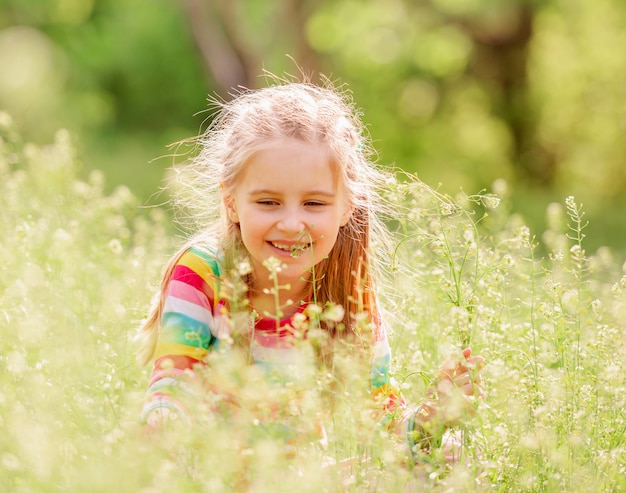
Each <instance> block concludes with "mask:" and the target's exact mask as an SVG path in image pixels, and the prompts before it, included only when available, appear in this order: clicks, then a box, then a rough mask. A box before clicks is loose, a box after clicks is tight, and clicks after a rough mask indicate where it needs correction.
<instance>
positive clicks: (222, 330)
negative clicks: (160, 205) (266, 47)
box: [142, 82, 484, 452]
mask: <svg viewBox="0 0 626 493" xmlns="http://www.w3.org/2000/svg"><path fill="white" fill-rule="evenodd" d="M219 107H220V112H219V114H217V116H216V117H215V119H214V120H213V122H212V124H211V126H210V127H209V129H208V131H207V132H206V133H205V135H203V136H202V137H201V140H200V144H201V151H200V153H199V155H198V156H197V158H195V160H194V161H193V162H192V163H191V170H192V173H191V174H190V177H191V179H192V181H191V186H189V187H187V188H188V189H189V190H192V191H193V192H195V193H196V194H197V195H196V196H191V197H190V200H191V201H190V203H189V204H188V205H189V206H190V207H194V210H195V212H194V211H192V212H194V214H199V215H200V216H199V217H200V221H201V229H200V232H199V233H198V234H197V235H196V236H195V237H193V238H192V239H191V240H190V241H189V242H188V243H187V244H186V245H185V246H184V247H183V248H182V249H181V250H180V251H179V252H178V253H177V254H176V255H174V257H173V258H172V259H171V261H170V262H169V264H168V266H167V267H166V269H165V272H164V275H163V280H162V284H161V292H160V296H159V298H158V300H157V302H156V303H155V306H154V308H153V310H152V312H151V315H150V316H149V318H148V319H147V321H146V323H145V325H144V326H143V328H142V332H143V334H144V336H145V346H144V348H143V349H144V350H143V353H142V359H143V361H145V362H147V361H149V360H151V359H154V370H153V373H152V378H151V380H150V384H149V388H148V393H147V400H146V404H145V407H144V410H143V418H144V420H145V421H146V423H147V424H148V426H149V427H151V428H160V427H162V426H163V425H164V424H165V423H166V422H168V420H171V419H172V417H173V416H175V417H177V418H182V419H183V420H185V421H186V422H189V423H191V422H192V421H193V418H192V415H193V411H191V407H192V406H190V404H189V402H190V400H189V399H186V398H185V395H186V394H188V393H189V392H186V389H187V390H188V388H189V385H190V382H192V381H194V380H197V379H198V377H199V376H201V378H202V380H203V383H202V385H203V387H202V388H203V389H205V391H206V393H207V395H212V396H216V395H217V396H219V398H218V399H212V400H211V402H212V404H211V405H210V407H209V410H207V412H216V413H229V412H232V409H237V408H238V407H239V408H240V407H241V406H243V404H242V401H241V400H240V399H239V397H238V395H237V389H236V388H233V386H232V385H227V384H223V382H224V380H223V379H221V378H220V376H219V375H220V370H221V368H220V365H221V364H222V363H220V362H224V361H225V360H224V359H223V358H222V359H219V358H212V355H216V354H220V353H221V354H222V355H224V354H226V356H227V357H230V356H228V355H231V356H232V357H233V358H235V357H236V356H235V353H234V352H229V351H226V352H225V353H224V350H225V348H226V349H228V348H232V347H238V348H240V349H243V354H247V355H248V361H249V363H250V364H253V365H256V368H258V369H259V370H261V372H262V373H263V375H265V377H266V379H267V380H269V381H271V382H274V383H275V385H277V386H279V387H280V386H281V385H284V384H285V382H286V381H290V382H292V383H293V381H297V382H299V383H298V385H301V386H305V385H306V384H307V383H308V384H311V383H312V382H313V380H314V379H313V378H311V375H312V374H313V373H314V372H315V371H316V369H320V368H322V369H325V370H326V372H328V371H330V372H331V373H332V371H333V368H334V359H333V354H334V352H335V351H336V350H337V348H338V347H339V346H342V347H350V348H352V349H354V348H359V350H361V351H362V352H363V354H364V355H365V358H366V359H368V360H369V361H370V370H368V371H367V372H366V373H364V374H363V375H362V379H363V380H369V383H368V386H369V388H370V390H371V394H372V395H373V397H374V398H373V399H372V402H373V403H374V404H373V405H374V406H378V408H379V410H380V412H379V415H380V416H379V417H380V420H381V421H382V423H383V426H385V427H387V428H388V429H391V430H394V431H396V432H397V433H398V434H401V436H404V439H406V442H407V444H408V445H409V446H410V447H411V451H412V452H417V451H419V450H426V451H427V450H429V448H430V447H431V446H432V444H433V442H434V441H435V440H436V439H438V438H439V437H440V435H441V433H442V430H443V429H444V428H445V427H447V426H448V425H450V424H453V421H455V420H456V419H457V418H458V417H459V416H458V412H456V411H455V412H450V411H451V409H452V408H453V407H454V408H456V407H458V406H456V405H455V406H453V405H452V403H453V402H456V401H458V397H459V396H462V397H463V399H462V401H463V402H466V403H467V407H468V409H473V408H472V406H471V403H470V400H471V399H470V398H469V397H470V396H479V397H481V396H482V389H481V387H480V377H479V375H478V372H479V370H480V369H481V368H482V366H483V364H484V361H483V359H482V358H480V357H477V356H472V355H471V351H470V350H469V349H466V350H465V351H463V353H462V354H461V355H459V356H458V357H456V358H454V357H452V358H449V359H448V360H447V361H446V362H445V363H444V365H443V366H442V367H441V368H440V380H439V383H438V385H437V388H436V389H434V391H433V392H430V393H429V398H428V399H426V400H425V402H424V403H423V404H422V405H421V406H419V407H418V408H413V407H411V406H409V405H407V403H406V402H405V400H404V398H403V397H402V395H401V394H400V392H399V391H398V389H397V388H396V386H395V385H394V382H393V380H392V379H391V377H390V361H391V355H390V348H389V344H388V341H387V334H386V330H385V325H384V321H383V319H382V317H381V314H380V310H379V306H378V301H377V295H376V279H377V270H379V267H377V265H378V264H377V261H378V260H377V258H376V257H375V256H374V255H373V254H374V251H375V250H380V249H381V248H382V247H383V246H384V241H381V239H384V237H385V233H384V226H383V225H382V221H381V220H380V218H379V215H380V210H379V209H380V201H379V200H378V198H377V190H378V188H379V187H380V186H381V185H382V184H384V181H385V178H386V176H385V174H384V173H382V172H381V171H380V170H379V169H377V168H376V167H375V166H374V165H373V164H372V163H371V162H370V160H369V152H368V147H367V143H366V139H365V136H364V132H363V128H362V124H361V122H360V121H359V118H358V116H357V115H356V113H355V112H354V110H353V107H352V103H351V101H350V100H348V98H347V96H346V95H345V94H343V93H340V92H338V91H337V90H335V89H333V88H332V87H331V86H330V84H328V85H327V87H318V86H315V85H312V84H310V83H307V82H304V83H297V82H281V83H279V84H277V85H274V86H272V87H268V88H265V89H261V90H257V91H244V92H242V93H240V94H238V95H237V97H235V98H234V99H233V100H232V101H230V102H221V103H219ZM376 241H378V243H376ZM379 260H380V259H379ZM383 260H384V259H383ZM220 350H221V351H220ZM309 370H310V371H309ZM224 371H226V370H224ZM290 395H291V394H290ZM299 395H300V396H301V395H302V394H299ZM331 395H332V392H331ZM217 401H219V403H218V404H216V402H217ZM301 405H302V402H301V401H298V400H297V399H296V400H295V401H294V399H293V398H291V397H290V398H289V399H286V401H283V402H280V403H279V402H277V401H276V400H275V399H274V398H273V397H268V402H267V405H260V406H259V408H258V409H257V410H255V411H254V412H255V413H257V415H258V416H261V417H260V418H259V419H260V420H261V422H264V423H281V424H285V423H289V422H290V421H289V419H286V418H285V413H281V409H280V406H287V407H291V411H290V413H287V414H289V415H290V416H293V415H294V414H298V410H297V409H298V408H299V406H301ZM294 407H295V408H296V411H294V410H293V408H294ZM319 416H320V423H319V424H317V425H316V426H315V429H316V433H317V435H318V438H319V439H320V440H321V441H322V444H323V443H324V438H325V433H324V427H323V420H324V416H323V413H322V414H319ZM255 419H256V418H255ZM292 421H293V420H292ZM289 426H290V425H289V424H287V425H285V426H283V427H280V428H279V429H280V430H283V432H284V434H285V437H284V438H285V440H286V441H288V442H290V443H292V444H293V443H294V442H297V440H295V439H294V437H295V435H300V436H306V437H307V439H309V438H311V436H312V435H306V434H305V435H302V434H300V433H299V432H294V431H293V430H291V431H290V428H289Z"/></svg>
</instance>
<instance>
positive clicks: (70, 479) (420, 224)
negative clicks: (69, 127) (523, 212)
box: [0, 115, 626, 493]
mask: <svg viewBox="0 0 626 493" xmlns="http://www.w3.org/2000/svg"><path fill="white" fill-rule="evenodd" d="M0 120H1V121H2V123H0V137H1V139H2V140H1V141H0V142H1V144H0V188H1V190H0V233H1V234H2V240H1V241H0V258H2V259H3V261H2V262H0V375H1V382H2V384H1V386H0V491H7V492H56V491H72V492H81V491H85V492H98V491H102V492H109V491H133V492H134V491H137V492H144V493H147V492H158V491H177V492H187V491H189V492H191V491H194V492H195V491H207V492H218V491H225V492H226V491H255V492H266V491H267V492H270V491H271V492H274V491H292V490H297V491H302V492H304V491H311V492H319V491H333V492H334V491H368V492H369V491H381V492H382V491H498V492H500V491H502V492H504V491H512V492H518V491H529V492H530V491H533V492H534V491H537V492H539V491H541V492H544V491H545V492H551V491H568V492H577V491H580V492H588V491H607V492H609V491H611V492H613V491H624V490H626V479H625V478H626V439H625V437H624V431H625V429H626V420H625V418H624V411H623V410H624V409H625V408H626V371H625V363H624V362H625V361H626V345H625V340H624V339H625V335H624V334H625V331H624V328H625V327H624V323H623V320H624V318H625V316H626V277H625V276H624V272H623V271H622V263H623V259H620V258H618V257H617V256H616V255H615V254H614V253H613V252H611V251H610V250H609V249H607V248H600V249H598V250H597V251H595V252H585V249H586V239H585V238H584V233H585V232H586V231H587V230H586V229H585V227H584V226H585V217H584V211H583V210H582V209H581V208H580V206H579V204H577V203H576V201H575V200H574V199H573V198H572V199H568V200H567V201H566V202H565V203H564V204H561V205H560V206H552V208H551V210H550V214H551V216H550V217H551V218H552V219H551V221H550V225H549V229H548V230H547V231H541V232H533V231H530V230H529V229H528V228H527V227H526V226H525V225H524V224H523V223H522V221H521V220H520V219H519V217H518V216H517V215H516V214H514V211H511V206H510V204H509V203H508V202H507V198H506V197H502V203H501V204H500V205H499V206H498V207H497V208H493V207H492V206H493V205H495V204H494V198H493V197H491V196H485V195H477V196H470V197H468V196H462V195H459V196H458V197H454V198H449V197H446V196H439V195H437V194H435V193H434V192H432V190H430V189H429V188H428V187H425V186H424V185H421V184H419V183H414V184H411V185H400V184H390V186H389V190H388V192H389V197H390V199H392V200H393V201H394V202H395V204H396V206H397V208H398V215H397V219H396V220H395V221H392V222H391V223H390V224H391V227H392V228H393V229H394V230H395V231H396V233H397V238H398V242H397V251H396V255H395V256H394V257H393V258H392V259H389V261H388V265H389V273H390V276H389V277H390V281H389V283H390V284H391V283H393V286H392V288H391V287H390V288H388V289H387V290H386V291H385V293H386V297H385V298H386V299H385V306H386V308H387V311H388V312H389V315H388V320H389V322H390V326H391V329H392V334H391V342H392V348H393V350H394V368H395V372H396V374H395V378H396V379H397V380H398V381H399V382H400V383H401V385H402V387H403V392H404V393H405V396H406V398H407V399H408V400H410V401H412V402H419V400H420V398H421V397H422V396H423V393H424V391H425V389H426V387H427V384H428V382H429V380H430V378H431V377H432V375H433V374H434V369H435V368H436V366H437V364H438V363H439V362H440V361H441V360H442V358H443V357H444V356H445V355H446V354H447V353H448V352H449V351H450V350H458V349H460V348H461V347H463V346H465V345H470V346H471V347H472V348H473V349H474V352H475V353H478V354H482V355H483V356H484V357H485V358H486V359H487V363H488V364H487V367H486V368H485V370H484V386H485V389H486V391H487V393H488V397H487V401H486V402H485V404H483V405H481V406H479V408H480V409H479V412H478V414H477V416H476V417H475V418H474V419H473V420H471V421H469V422H467V423H466V424H465V425H464V426H463V428H462V430H461V431H462V433H463V434H464V436H465V437H467V438H468V440H467V443H466V446H465V449H464V456H465V457H466V458H467V459H468V460H467V462H466V463H464V464H462V465H459V466H456V467H455V468H453V469H452V470H451V471H448V472H446V473H443V472H442V470H441V469H439V467H438V466H439V465H438V463H437V460H436V457H435V458H434V459H433V461H432V463H429V464H425V465H423V466H422V467H420V468H419V469H415V470H413V469H411V468H408V467H406V466H405V465H404V459H405V454H406V451H405V450H404V449H403V448H402V447H401V446H400V445H399V444H398V443H396V441H394V440H393V439H391V438H389V437H385V436H381V435H384V434H380V433H379V434H378V435H376V434H372V435H371V436H368V435H367V434H365V436H364V432H363V430H365V429H368V428H371V427H372V426H371V417H370V416H369V415H368V414H367V413H365V412H363V411H362V409H364V408H365V407H366V406H365V405H364V402H363V401H362V399H364V397H363V394H364V393H365V392H364V390H365V389H364V388H363V386H364V385H365V384H366V380H367V377H366V376H362V374H361V373H360V372H359V371H358V368H359V363H358V361H357V360H355V359H354V357H352V356H351V354H350V352H349V351H348V352H346V354H345V355H343V353H342V355H341V356H338V367H339V368H338V373H341V374H342V375H343V377H342V379H341V380H340V381H339V382H340V383H339V384H338V383H337V381H334V387H333V392H335V394H336V395H335V397H337V404H336V406H337V409H336V413H335V417H334V420H333V421H332V422H331V423H329V425H328V427H329V432H330V448H329V452H328V454H327V455H329V456H330V457H332V458H334V459H341V458H344V457H356V458H357V459H358V458H361V457H365V456H368V457H370V460H369V461H368V462H366V463H363V464H360V463H359V462H357V461H355V462H354V463H353V464H352V465H351V466H350V471H349V472H350V474H344V473H340V472H339V470H338V468H333V467H330V468H325V469H322V463H323V462H324V460H325V458H324V457H323V456H322V454H321V453H320V451H319V450H317V449H316V448H315V447H313V446H311V447H307V446H303V448H302V450H299V451H298V453H297V454H296V455H295V456H286V455H285V454H284V453H283V450H284V448H283V447H282V446H281V444H280V442H279V441H277V440H275V439H273V438H272V436H271V434H268V433H265V434H264V433H262V432H261V431H260V429H259V427H258V426H257V425H256V424H255V423H254V421H253V420H252V419H251V417H250V416H249V415H246V414H245V413H242V414H240V415H238V416H235V417H232V418H230V419H226V418H225V417H221V416H214V415H211V414H208V413H207V414H205V416H204V418H202V419H199V420H198V421H197V422H196V424H195V428H194V433H193V434H191V433H188V432H187V431H186V430H184V429H182V428H179V427H174V428H175V429H174V430H172V431H166V432H165V433H164V434H163V435H161V436H158V437H155V436H147V435H146V433H145V430H144V428H143V427H142V426H141V424H140V423H139V422H138V415H139V412H140V408H141V404H142V399H143V393H144V391H145V388H146V384H147V380H148V376H149V374H148V370H147V369H146V368H141V367H138V366H137V364H136V363H135V351H136V343H135V342H134V340H133V337H134V334H135V330H136V327H137V325H138V324H139V322H140V320H141V319H142V318H143V317H144V316H145V314H146V311H147V308H148V305H149V302H150V299H151V297H152V295H153V293H154V292H155V290H156V286H157V283H158V281H159V275H160V271H161V268H162V267H163V265H164V264H165V262H166V260H167V258H168V256H169V255H170V254H171V253H172V252H173V251H174V249H175V248H176V246H177V245H178V244H179V242H180V239H179V238H177V237H176V236H175V235H174V234H172V233H171V231H172V229H171V227H170V224H169V218H168V215H167V214H166V213H165V212H163V211H162V210H160V209H157V208H154V209H147V210H146V209H141V208H140V207H139V205H140V204H139V203H138V201H137V199H136V198H135V197H133V195H132V194H131V193H130V192H129V190H128V189H126V188H125V187H119V188H117V189H115V190H114V191H113V192H112V193H106V192H105V191H104V190H105V188H104V183H103V178H102V175H101V174H100V173H98V172H93V173H92V174H91V175H90V177H89V179H88V180H86V181H80V180H79V179H78V178H77V177H78V173H77V168H78V164H77V163H78V159H77V157H76V156H75V153H74V151H73V146H72V143H71V139H70V136H69V135H67V133H66V132H63V131H61V132H59V133H58V134H57V136H56V139H55V142H54V143H53V144H51V145H48V146H35V145H33V144H24V143H21V142H20V138H19V135H16V134H15V132H14V131H13V129H12V127H11V125H10V122H9V121H8V118H6V116H5V115H3V116H2V118H0ZM226 370H227V371H225V373H227V376H226V377H224V378H230V379H231V380H230V381H232V382H236V383H237V382H238V383H239V384H240V383H241V382H245V381H247V380H248V379H251V380H254V379H255V378H257V377H256V376H255V375H254V374H253V373H250V372H248V373H245V372H244V374H243V376H242V370H241V368H239V367H237V366H236V365H235V366H232V367H228V368H226ZM229 372H230V373H229ZM330 380H331V379H330V377H327V376H321V377H320V378H319V379H318V380H317V383H318V384H319V385H320V386H322V387H325V386H326V385H327V383H328V382H329V381H330ZM254 381H255V382H257V384H258V385H257V386H256V387H254V386H251V388H249V389H248V390H245V391H243V390H242V393H246V395H245V398H246V399H248V401H249V402H250V403H257V402H262V401H263V398H264V397H265V394H264V393H263V392H262V389H263V388H264V387H263V386H262V384H260V383H258V381H256V380H254ZM340 385H343V387H341V386H340ZM313 407H314V406H312V408H313ZM305 418H307V416H306V415H305ZM304 421H306V419H305V420H304Z"/></svg>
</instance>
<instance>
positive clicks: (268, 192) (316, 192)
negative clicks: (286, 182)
mask: <svg viewBox="0 0 626 493" xmlns="http://www.w3.org/2000/svg"><path fill="white" fill-rule="evenodd" d="M249 195H279V193H278V192H277V191H276V190H271V189H269V188H260V189H257V190H251V191H250V192H249ZM304 195H322V196H324V197H335V195H336V194H335V192H327V191H325V190H307V191H306V192H305V193H304Z"/></svg>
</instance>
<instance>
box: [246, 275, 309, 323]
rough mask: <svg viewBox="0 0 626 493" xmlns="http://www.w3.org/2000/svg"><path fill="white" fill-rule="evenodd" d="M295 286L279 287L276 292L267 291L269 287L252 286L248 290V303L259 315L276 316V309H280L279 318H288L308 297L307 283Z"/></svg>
mask: <svg viewBox="0 0 626 493" xmlns="http://www.w3.org/2000/svg"><path fill="white" fill-rule="evenodd" d="M295 287H296V288H297V289H293V288H294V287H292V288H291V289H289V290H287V289H279V290H278V293H273V292H272V291H268V289H271V288H257V287H255V286H253V287H252V288H251V289H250V291H249V300H250V304H251V306H252V308H253V309H254V310H256V311H257V312H258V313H259V315H261V316H265V315H266V314H269V315H271V316H276V314H277V311H280V313H281V315H280V318H281V319H284V318H288V317H290V316H291V315H293V314H294V313H296V312H297V311H298V308H300V306H301V305H302V303H306V302H307V301H308V300H309V297H310V296H309V286H308V284H307V283H302V285H300V286H295ZM264 291H265V292H264Z"/></svg>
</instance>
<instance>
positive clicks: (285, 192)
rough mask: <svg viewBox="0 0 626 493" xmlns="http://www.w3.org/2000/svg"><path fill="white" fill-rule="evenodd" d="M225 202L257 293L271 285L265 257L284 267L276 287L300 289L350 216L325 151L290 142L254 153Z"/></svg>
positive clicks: (307, 144)
mask: <svg viewBox="0 0 626 493" xmlns="http://www.w3.org/2000/svg"><path fill="white" fill-rule="evenodd" d="M224 203H225V205H226V209H227V212H228V215H229V218H230V220H232V221H234V222H236V223H239V226H240V228H241V236H242V239H243V244H244V245H245V247H246V249H247V250H248V253H249V254H250V257H251V261H252V267H253V269H254V272H255V274H256V275H255V288H256V289H262V288H264V287H267V286H269V285H270V282H269V280H268V274H269V273H268V271H267V269H266V268H265V267H264V266H263V262H264V261H265V260H267V259H268V258H270V257H276V258H277V259H279V260H280V262H281V263H282V264H285V265H286V266H287V267H286V268H285V269H283V270H282V271H281V272H280V273H279V274H278V275H279V279H280V282H281V284H283V283H290V284H291V286H292V291H293V290H296V289H298V288H302V287H303V281H302V278H304V279H309V278H310V270H311V268H312V267H313V266H314V265H316V264H317V263H319V262H320V261H321V260H323V259H324V258H325V257H326V256H327V255H328V254H329V253H330V251H331V249H332V248H333V246H334V244H335V241H336V239H337V234H338V232H339V228H340V226H343V225H345V224H346V223H347V222H348V220H349V218H350V214H351V208H350V206H349V204H348V201H347V198H346V193H345V190H344V186H343V185H342V184H341V183H339V180H338V179H337V176H336V172H335V169H334V167H333V165H332V164H331V162H330V158H329V152H328V150H327V149H326V147H324V146H321V145H318V144H309V143H306V142H302V141H299V140H294V139H284V140H279V141H275V142H273V143H270V144H269V145H268V146H266V147H264V148H263V149H261V150H260V151H258V152H256V153H255V154H253V156H252V157H251V158H250V159H249V160H248V162H247V163H246V164H245V165H244V168H243V170H242V172H241V175H240V177H239V179H238V181H237V183H236V185H235V186H234V188H233V190H232V191H231V192H230V193H225V195H224ZM296 292H297V291H296Z"/></svg>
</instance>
